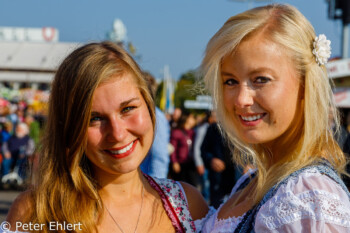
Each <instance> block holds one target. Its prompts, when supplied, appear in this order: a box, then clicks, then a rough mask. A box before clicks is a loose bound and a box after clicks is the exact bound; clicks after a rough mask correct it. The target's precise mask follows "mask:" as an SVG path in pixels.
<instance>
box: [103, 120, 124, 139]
mask: <svg viewBox="0 0 350 233" xmlns="http://www.w3.org/2000/svg"><path fill="white" fill-rule="evenodd" d="M108 127H109V129H108V130H107V140H108V141H111V142H120V141H123V139H125V137H126V135H127V130H126V129H127V127H126V123H125V122H124V121H123V120H122V119H118V118H116V119H111V120H110V123H109V126H108Z"/></svg>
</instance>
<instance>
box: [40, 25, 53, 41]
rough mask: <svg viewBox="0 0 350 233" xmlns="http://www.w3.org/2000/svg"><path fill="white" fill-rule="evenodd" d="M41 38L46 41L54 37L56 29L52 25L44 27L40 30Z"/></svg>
mask: <svg viewBox="0 0 350 233" xmlns="http://www.w3.org/2000/svg"><path fill="white" fill-rule="evenodd" d="M42 33H43V38H44V39H45V40H46V41H52V39H53V38H54V37H55V33H56V30H55V29H54V28H53V27H44V28H43V30H42Z"/></svg>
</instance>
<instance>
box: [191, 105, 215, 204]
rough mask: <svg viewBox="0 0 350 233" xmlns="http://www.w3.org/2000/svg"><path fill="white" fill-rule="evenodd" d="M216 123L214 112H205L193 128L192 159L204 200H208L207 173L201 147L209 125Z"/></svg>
mask: <svg viewBox="0 0 350 233" xmlns="http://www.w3.org/2000/svg"><path fill="white" fill-rule="evenodd" d="M215 121H216V115H215V111H207V112H205V116H204V118H203V119H202V121H201V122H199V123H197V125H196V127H195V128H194V133H195V138H194V146H193V159H194V163H195V166H196V168H197V173H198V174H199V176H200V177H199V186H200V187H199V189H200V191H201V193H202V195H203V196H204V198H205V199H206V200H209V185H208V182H207V181H208V172H207V170H206V169H205V166H204V162H203V158H202V155H201V146H202V143H203V139H204V137H205V134H206V133H207V129H208V127H209V125H210V124H211V123H213V122H215ZM197 122H198V121H197Z"/></svg>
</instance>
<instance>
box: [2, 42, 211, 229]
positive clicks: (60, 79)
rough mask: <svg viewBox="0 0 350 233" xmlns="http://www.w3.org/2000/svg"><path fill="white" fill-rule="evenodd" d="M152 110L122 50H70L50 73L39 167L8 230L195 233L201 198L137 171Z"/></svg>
mask: <svg viewBox="0 0 350 233" xmlns="http://www.w3.org/2000/svg"><path fill="white" fill-rule="evenodd" d="M154 111H155V110H154V102H153V99H152V97H151V94H150V90H148V88H147V83H146V81H145V79H144V77H143V74H142V72H141V70H140V68H139V67H138V65H137V64H136V62H135V61H134V60H133V59H132V58H131V56H129V55H128V54H127V53H126V52H125V51H124V50H123V49H122V48H121V47H119V46H117V45H115V44H113V43H111V42H101V43H90V44H87V45H84V46H82V47H80V48H78V49H76V50H75V51H73V52H72V53H71V54H70V55H69V56H68V57H67V58H66V59H65V60H64V61H63V63H62V64H61V65H60V67H59V68H58V71H57V73H56V75H55V78H54V81H53V84H52V89H51V96H50V102H49V114H48V120H47V124H46V129H45V136H44V138H43V142H42V147H41V152H40V163H39V169H38V171H37V173H36V174H35V177H34V183H33V185H32V186H30V188H29V189H28V190H27V191H26V192H24V193H22V194H21V195H20V196H19V197H18V198H17V199H16V201H15V202H14V204H13V206H12V208H11V210H10V212H9V214H8V217H7V221H8V222H9V223H10V224H11V226H12V227H11V230H16V231H25V232H27V231H29V232H194V231H195V224H194V220H196V219H200V218H202V217H203V216H204V215H205V214H206V212H207V211H208V208H207V205H206V203H205V201H204V199H203V198H202V197H201V196H200V194H199V192H198V191H197V190H196V189H195V188H194V187H192V186H190V185H188V184H186V183H179V182H174V181H171V180H166V179H156V178H152V177H150V176H147V175H145V174H143V173H142V172H141V170H140V168H139V165H140V164H141V162H142V160H143V159H144V158H145V156H146V155H147V152H148V150H149V148H150V147H151V144H152V141H153V137H154V126H155V120H156V119H155V113H154ZM199 207H200V208H199ZM34 228H35V229H34Z"/></svg>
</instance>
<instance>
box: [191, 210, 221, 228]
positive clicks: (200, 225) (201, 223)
mask: <svg viewBox="0 0 350 233" xmlns="http://www.w3.org/2000/svg"><path fill="white" fill-rule="evenodd" d="M215 213H216V209H215V208H214V207H213V206H210V207H209V211H208V213H207V214H206V216H205V217H204V218H201V219H197V220H194V225H195V227H196V232H201V231H202V230H203V228H204V227H203V226H204V224H205V223H206V222H207V221H208V219H210V217H211V216H212V215H214V214H215Z"/></svg>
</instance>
